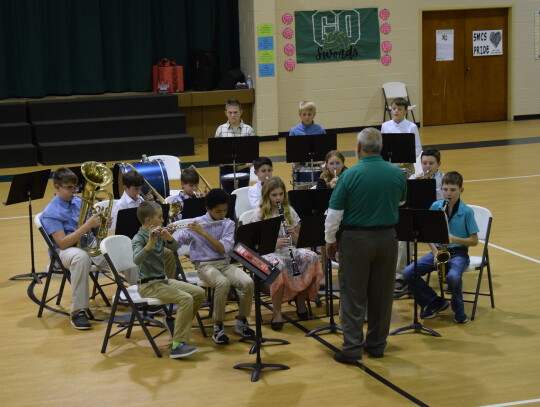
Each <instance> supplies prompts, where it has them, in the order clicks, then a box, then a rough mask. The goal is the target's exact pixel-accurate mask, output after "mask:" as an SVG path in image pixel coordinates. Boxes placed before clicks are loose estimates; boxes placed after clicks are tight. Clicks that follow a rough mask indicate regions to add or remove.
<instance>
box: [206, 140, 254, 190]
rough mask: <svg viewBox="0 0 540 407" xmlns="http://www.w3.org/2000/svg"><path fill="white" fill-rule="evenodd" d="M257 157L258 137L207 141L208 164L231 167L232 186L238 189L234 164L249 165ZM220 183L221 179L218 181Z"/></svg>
mask: <svg viewBox="0 0 540 407" xmlns="http://www.w3.org/2000/svg"><path fill="white" fill-rule="evenodd" d="M257 157H259V137H257V136H248V137H214V138H209V139H208V164H210V165H221V164H232V165H233V185H234V189H238V181H237V179H236V163H237V162H238V163H251V162H253V160H255V159H256V158H257ZM219 181H220V183H221V179H220V180H219Z"/></svg>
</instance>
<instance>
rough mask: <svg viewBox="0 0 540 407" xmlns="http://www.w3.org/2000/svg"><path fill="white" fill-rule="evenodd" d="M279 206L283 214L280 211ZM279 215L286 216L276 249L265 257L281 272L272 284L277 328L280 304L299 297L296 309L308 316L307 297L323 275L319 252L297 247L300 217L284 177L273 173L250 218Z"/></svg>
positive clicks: (273, 323)
mask: <svg viewBox="0 0 540 407" xmlns="http://www.w3.org/2000/svg"><path fill="white" fill-rule="evenodd" d="M280 207H281V211H282V214H280ZM276 216H282V217H283V223H282V225H281V227H280V231H279V235H278V239H277V241H276V250H275V252H274V253H270V254H266V255H264V256H263V257H264V258H265V259H266V260H268V261H270V262H271V263H277V267H278V269H279V270H281V273H280V274H279V275H278V277H277V278H276V279H275V280H274V282H273V283H272V284H271V285H270V297H271V298H272V305H273V308H274V311H273V315H272V321H271V323H270V326H271V328H272V329H273V330H275V331H278V330H281V329H282V328H283V317H282V315H281V304H282V303H284V302H288V301H291V300H293V299H295V298H296V307H297V308H296V313H297V315H298V318H299V319H300V320H307V319H308V311H307V309H306V300H307V299H310V300H314V299H315V297H316V296H317V292H318V290H319V282H320V281H321V279H322V277H323V273H322V268H321V263H320V261H319V257H318V256H317V254H316V253H314V252H312V251H311V250H307V249H297V248H296V247H294V245H295V244H296V241H297V239H298V233H299V231H300V225H299V222H300V218H299V217H298V214H297V213H296V212H295V210H294V209H293V208H291V207H290V205H289V201H288V199H287V193H286V191H285V184H284V183H283V181H282V180H281V178H278V177H273V178H270V179H268V180H267V181H265V182H264V185H263V188H262V191H261V201H260V203H259V206H258V207H257V208H256V209H255V212H254V213H253V216H252V217H251V219H250V222H257V221H261V220H265V219H269V218H273V217H276Z"/></svg>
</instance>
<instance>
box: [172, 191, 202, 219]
mask: <svg viewBox="0 0 540 407" xmlns="http://www.w3.org/2000/svg"><path fill="white" fill-rule="evenodd" d="M191 198H197V196H196V195H188V194H186V193H185V192H184V190H183V189H182V190H180V192H179V193H178V195H176V196H175V197H174V199H173V200H172V202H171V204H173V203H177V202H179V203H180V205H182V208H181V209H180V212H178V215H176V216H175V217H174V218H172V219H171V220H170V221H171V222H176V221H177V220H180V219H182V210H183V209H184V201H185V200H186V199H191Z"/></svg>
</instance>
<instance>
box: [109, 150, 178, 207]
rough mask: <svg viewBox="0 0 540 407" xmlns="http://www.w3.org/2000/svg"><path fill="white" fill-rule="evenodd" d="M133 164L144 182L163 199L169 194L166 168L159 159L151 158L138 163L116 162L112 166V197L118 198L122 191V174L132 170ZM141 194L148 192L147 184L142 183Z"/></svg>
mask: <svg viewBox="0 0 540 407" xmlns="http://www.w3.org/2000/svg"><path fill="white" fill-rule="evenodd" d="M130 165H131V166H133V167H134V168H135V169H136V170H137V172H138V173H139V174H141V175H142V176H143V177H144V179H145V180H146V182H148V183H149V184H150V185H152V187H153V188H154V189H155V190H156V191H157V192H158V194H160V195H161V196H162V197H163V198H164V199H165V198H167V197H168V196H169V191H170V189H169V178H168V177H167V169H166V168H165V163H164V162H163V161H161V160H153V161H148V162H138V163H129V165H128V163H116V164H114V168H113V194H114V199H120V197H121V196H122V194H123V193H124V184H123V182H122V174H124V173H125V172H128V171H129V170H132V169H133V168H131V166H130ZM142 190H143V194H147V193H148V186H147V185H146V184H145V183H143V189H142Z"/></svg>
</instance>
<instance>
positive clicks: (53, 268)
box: [34, 212, 111, 319]
mask: <svg viewBox="0 0 540 407" xmlns="http://www.w3.org/2000/svg"><path fill="white" fill-rule="evenodd" d="M42 214H43V213H42V212H40V213H38V214H37V215H36V216H34V225H35V226H36V227H37V228H38V230H39V233H40V234H41V237H42V238H43V240H44V241H45V244H46V246H47V249H48V251H49V258H50V263H49V267H48V270H47V276H46V278H45V285H44V287H43V294H42V296H41V301H40V302H39V311H38V315H37V316H38V318H40V317H41V316H42V315H43V310H44V309H45V308H48V309H50V310H53V309H52V308H50V307H48V306H47V303H48V302H50V301H52V300H53V299H55V298H56V305H60V301H62V295H63V294H64V287H65V285H66V281H68V282H71V273H70V271H69V270H68V269H67V268H65V267H64V265H63V264H62V260H60V256H59V255H58V253H57V252H56V248H55V247H54V245H53V242H52V240H51V238H50V236H49V235H48V234H47V231H46V230H45V228H44V227H43V225H42V224H41V216H42ZM55 274H56V275H58V276H62V281H61V282H60V288H59V289H58V292H57V293H56V294H55V295H53V296H51V297H50V298H47V295H48V293H49V287H50V284H51V279H52V277H53V276H54V275H55ZM89 276H90V279H91V280H92V282H93V283H94V295H93V296H92V298H94V297H95V294H96V293H97V292H99V294H100V296H101V297H102V298H103V301H104V302H105V305H106V306H107V307H110V306H111V303H110V302H109V300H108V299H107V296H106V295H105V293H104V292H103V289H102V287H101V285H100V284H99V282H98V276H99V269H98V267H97V266H95V265H92V268H91V269H90V273H89ZM53 311H54V310H53ZM86 312H87V314H88V317H89V318H90V319H94V316H93V315H92V312H91V311H90V310H86Z"/></svg>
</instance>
